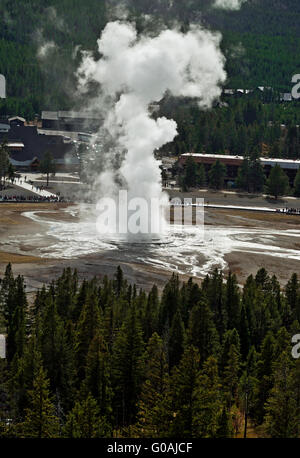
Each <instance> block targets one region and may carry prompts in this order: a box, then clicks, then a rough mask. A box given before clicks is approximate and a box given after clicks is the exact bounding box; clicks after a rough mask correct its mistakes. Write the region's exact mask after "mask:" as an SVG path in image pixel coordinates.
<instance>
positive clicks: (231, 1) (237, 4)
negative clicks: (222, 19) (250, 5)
mask: <svg viewBox="0 0 300 458" xmlns="http://www.w3.org/2000/svg"><path fill="white" fill-rule="evenodd" d="M246 1H247V0H215V3H214V7H215V8H220V9H224V10H239V9H240V8H241V6H242V4H243V3H245V2H246Z"/></svg>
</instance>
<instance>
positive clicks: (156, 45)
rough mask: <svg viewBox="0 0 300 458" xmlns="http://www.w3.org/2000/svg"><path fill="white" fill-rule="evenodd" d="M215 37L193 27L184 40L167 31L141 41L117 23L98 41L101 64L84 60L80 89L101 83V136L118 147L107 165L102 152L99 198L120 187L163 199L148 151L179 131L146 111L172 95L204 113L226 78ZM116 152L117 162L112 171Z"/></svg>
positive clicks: (88, 58) (155, 165)
mask: <svg viewBox="0 0 300 458" xmlns="http://www.w3.org/2000/svg"><path fill="white" fill-rule="evenodd" d="M220 38H221V37H220V35H219V34H213V33H211V32H209V31H206V30H204V29H202V28H201V27H196V26H194V27H192V28H191V30H190V31H189V32H188V33H186V34H183V33H181V32H179V31H177V30H165V31H162V32H161V33H160V34H159V35H158V36H156V37H154V38H151V37H148V36H140V37H138V36H137V31H136V29H135V27H134V25H132V24H129V23H127V22H119V21H116V22H111V23H108V24H107V26H106V28H105V29H104V31H103V33H102V36H101V38H100V39H99V40H98V50H99V53H100V54H101V56H102V58H100V59H99V60H95V59H94V58H93V57H92V55H91V54H89V53H85V54H84V56H83V61H82V64H81V66H80V69H79V72H78V75H79V83H80V87H81V89H86V88H88V86H89V84H90V83H93V84H95V83H98V84H99V87H100V88H101V89H99V93H98V97H97V98H96V105H97V104H98V106H99V107H101V106H105V107H106V113H105V122H104V126H103V129H102V131H103V130H105V131H106V132H107V133H108V134H109V136H110V137H111V139H113V140H114V142H115V143H114V149H113V150H114V152H115V153H114V154H113V153H112V151H111V150H110V157H109V158H108V157H107V156H106V159H104V154H105V153H104V152H102V154H101V153H100V156H101V158H102V162H104V160H106V162H107V165H106V166H104V167H103V165H102V171H101V173H100V174H99V183H100V193H101V194H102V195H103V194H104V195H105V196H107V195H110V194H111V193H112V191H113V190H114V191H115V190H116V189H117V188H118V186H119V184H120V180H121V181H122V183H123V184H124V183H125V186H126V187H127V189H128V193H129V197H132V196H135V197H142V198H145V199H150V198H158V199H162V198H163V196H162V192H161V175H160V169H159V165H160V164H159V162H158V161H156V159H155V158H154V155H153V152H154V151H155V150H156V149H158V148H160V147H162V146H163V145H164V144H166V143H168V142H171V141H172V140H173V139H174V138H175V136H176V135H177V125H176V123H175V121H173V120H169V119H166V118H165V117H160V118H158V119H156V120H155V119H153V118H152V117H151V114H150V112H149V105H150V104H151V103H153V102H159V101H160V100H161V99H162V98H163V97H164V95H165V94H166V93H167V92H169V93H171V94H172V95H173V96H176V97H192V98H195V99H197V101H198V104H199V106H200V107H202V108H209V107H210V106H211V104H212V102H213V101H214V99H215V98H217V97H218V96H219V95H220V93H221V89H220V84H221V83H223V82H224V81H225V78H226V74H225V71H224V57H223V55H222V53H221V51H220V49H219V43H220ZM107 101H109V103H108V102H107ZM107 103H108V104H107ZM116 151H118V153H119V156H118V157H120V152H121V160H120V161H117V166H116V165H114V167H113V162H114V164H116V161H115V158H116ZM107 159H108V161H107Z"/></svg>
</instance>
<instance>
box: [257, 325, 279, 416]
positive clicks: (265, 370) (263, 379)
mask: <svg viewBox="0 0 300 458" xmlns="http://www.w3.org/2000/svg"><path fill="white" fill-rule="evenodd" d="M274 352H275V340H274V336H273V334H272V333H271V332H269V333H268V334H267V335H266V337H265V338H264V340H263V343H262V347H261V354H260V357H259V360H258V363H257V379H258V392H257V400H256V404H255V407H254V408H253V414H254V418H255V420H256V422H257V423H258V424H261V423H262V421H263V418H264V415H265V404H266V401H267V399H268V397H269V394H270V390H271V388H272V385H273V380H272V374H273V363H274Z"/></svg>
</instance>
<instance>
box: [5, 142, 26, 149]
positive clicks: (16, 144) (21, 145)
mask: <svg viewBox="0 0 300 458" xmlns="http://www.w3.org/2000/svg"><path fill="white" fill-rule="evenodd" d="M7 146H8V147H9V148H24V146H25V145H24V143H23V142H8V143H7Z"/></svg>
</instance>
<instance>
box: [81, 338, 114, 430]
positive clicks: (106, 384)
mask: <svg viewBox="0 0 300 458" xmlns="http://www.w3.org/2000/svg"><path fill="white" fill-rule="evenodd" d="M85 373H86V377H85V380H84V382H83V387H84V392H87V393H91V395H92V397H93V398H94V399H95V400H96V401H97V404H98V406H99V412H100V415H101V416H102V417H105V418H107V420H108V421H109V420H111V416H112V406H111V402H112V388H111V361H110V355H109V352H108V347H107V344H106V342H105V340H104V338H103V336H102V335H101V333H100V331H98V332H97V334H96V335H95V337H94V338H93V340H92V342H91V344H90V348H89V351H88V354H87V359H86V370H85Z"/></svg>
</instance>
